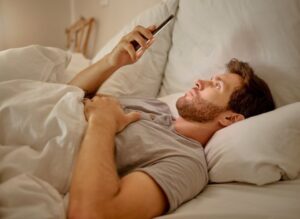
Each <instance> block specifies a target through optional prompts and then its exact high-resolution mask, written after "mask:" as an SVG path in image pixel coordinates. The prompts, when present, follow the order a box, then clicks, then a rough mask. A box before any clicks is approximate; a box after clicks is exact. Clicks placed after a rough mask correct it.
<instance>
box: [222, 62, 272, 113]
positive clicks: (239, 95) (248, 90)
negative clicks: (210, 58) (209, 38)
mask: <svg viewBox="0 0 300 219" xmlns="http://www.w3.org/2000/svg"><path fill="white" fill-rule="evenodd" d="M226 67H227V70H228V71H229V72H230V73H234V74H238V75H240V76H241V77H242V78H243V82H244V85H243V86H242V87H240V88H238V89H236V90H235V91H234V92H233V93H232V95H231V97H230V100H229V103H228V109H230V110H232V111H234V112H236V113H240V114H242V115H244V117H245V118H248V117H251V116H255V115H258V114H261V113H265V112H268V111H271V110H273V109H275V103H274V100H273V97H272V94H271V91H270V88H269V87H268V85H267V84H266V82H265V81H264V80H262V79H261V78H259V77H258V76H257V75H256V74H254V71H253V69H252V68H251V67H250V65H249V64H248V63H246V62H241V61H239V60H237V59H231V60H230V61H229V63H227V65H226Z"/></svg>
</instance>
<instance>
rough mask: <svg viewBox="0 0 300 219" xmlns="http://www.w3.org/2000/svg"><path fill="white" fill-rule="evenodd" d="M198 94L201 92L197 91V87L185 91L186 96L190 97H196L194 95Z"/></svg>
mask: <svg viewBox="0 0 300 219" xmlns="http://www.w3.org/2000/svg"><path fill="white" fill-rule="evenodd" d="M198 95H199V94H198V92H197V88H195V87H194V88H192V89H191V90H189V91H187V92H186V93H185V96H186V97H190V98H194V97H196V96H198Z"/></svg>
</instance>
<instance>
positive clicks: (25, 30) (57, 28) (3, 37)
mask: <svg viewBox="0 0 300 219" xmlns="http://www.w3.org/2000/svg"><path fill="white" fill-rule="evenodd" d="M159 1H160V0H0V51H1V50H5V49H9V48H16V47H23V46H27V45H31V44H39V45H43V46H51V47H58V48H62V49H66V48H67V36H66V28H68V27H70V26H71V25H72V24H74V23H75V22H76V21H77V20H78V19H79V18H80V17H82V16H83V17H85V18H90V17H93V18H94V19H95V22H94V24H93V28H92V30H91V34H90V37H89V49H88V52H87V57H93V56H94V55H95V53H97V51H98V50H99V49H101V48H102V46H103V45H104V44H105V43H106V42H107V41H108V40H109V39H110V38H111V37H112V36H113V35H114V34H116V33H117V32H118V31H119V30H120V29H121V28H122V27H123V26H124V25H125V24H127V23H128V22H129V21H131V20H132V19H133V18H134V17H135V16H137V15H138V14H139V13H141V12H142V11H144V10H146V9H147V8H150V7H151V6H153V5H155V4H156V3H158V2H159Z"/></svg>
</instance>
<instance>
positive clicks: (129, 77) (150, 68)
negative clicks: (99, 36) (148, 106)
mask: <svg viewBox="0 0 300 219" xmlns="http://www.w3.org/2000/svg"><path fill="white" fill-rule="evenodd" d="M177 4H178V1H177V0H166V1H162V2H160V3H159V4H157V5H155V6H154V7H152V8H150V9H148V10H146V11H145V12H143V13H142V14H141V15H139V16H138V17H136V18H135V19H134V20H133V21H132V22H131V23H130V24H129V25H127V26H126V27H125V28H124V29H123V30H122V31H121V32H120V33H118V34H117V35H116V36H115V37H114V38H113V39H112V40H111V41H109V42H108V43H107V44H106V45H105V46H104V47H103V49H101V50H100V51H99V52H98V54H97V55H96V56H95V58H94V59H93V60H92V63H95V62H96V61H98V60H99V59H101V58H102V57H103V56H104V55H106V54H107V53H109V52H110V51H111V50H112V49H113V48H114V47H115V45H116V44H117V43H118V42H119V40H120V39H121V37H123V36H124V35H125V34H127V33H128V32H130V31H132V30H133V28H134V27H135V26H137V25H142V26H145V27H147V26H150V25H152V24H156V25H159V24H160V23H161V22H162V21H163V20H165V19H166V18H167V17H168V16H169V15H170V14H174V13H175V12H176V10H177ZM172 28H173V22H172V23H171V24H169V25H168V26H167V27H166V28H165V29H164V30H163V31H161V32H160V33H159V34H157V35H156V38H155V42H154V43H153V44H152V46H151V47H150V48H149V49H148V50H147V51H146V52H145V53H144V55H143V56H142V58H141V59H140V60H139V61H138V62H136V63H135V64H133V65H127V66H124V67H122V68H120V69H119V70H117V71H116V72H115V73H114V74H113V75H112V76H111V77H110V78H109V79H108V80H107V81H105V82H104V83H103V85H102V86H101V87H100V88H99V90H98V93H106V94H110V95H114V96H125V95H127V96H142V97H156V96H157V93H158V91H159V89H160V85H161V80H162V76H163V73H164V68H165V63H166V60H167V56H168V52H169V48H170V45H171V32H172Z"/></svg>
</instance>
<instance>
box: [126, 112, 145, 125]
mask: <svg viewBox="0 0 300 219" xmlns="http://www.w3.org/2000/svg"><path fill="white" fill-rule="evenodd" d="M140 118H141V114H140V113H139V112H130V113H128V114H126V119H127V125H128V124H130V123H132V122H136V121H138V120H139V119H140Z"/></svg>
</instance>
